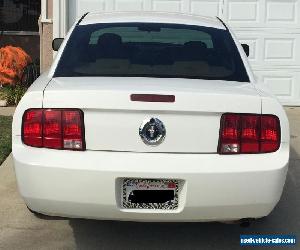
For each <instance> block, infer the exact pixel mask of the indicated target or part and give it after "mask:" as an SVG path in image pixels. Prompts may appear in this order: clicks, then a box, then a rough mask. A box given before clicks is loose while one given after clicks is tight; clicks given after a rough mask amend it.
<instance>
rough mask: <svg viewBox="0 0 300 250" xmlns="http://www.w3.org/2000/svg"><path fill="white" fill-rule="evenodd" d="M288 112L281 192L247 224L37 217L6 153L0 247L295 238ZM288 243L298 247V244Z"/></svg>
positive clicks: (226, 244)
mask: <svg viewBox="0 0 300 250" xmlns="http://www.w3.org/2000/svg"><path fill="white" fill-rule="evenodd" d="M287 112H288V115H289V119H290V123H291V138H292V142H291V163H290V168H289V172H288V176H287V182H286V185H285V189H284V193H283V196H282V199H281V201H280V202H279V204H278V206H277V207H276V209H275V210H274V211H273V212H272V214H271V215H270V216H268V217H267V218H265V219H262V220H259V221H256V222H254V223H253V224H252V225H251V226H250V227H249V228H241V227H240V226H238V225H225V224H220V223H180V224H179V223H173V224H166V223H132V222H108V221H107V222H106V221H93V220H79V219H71V220H68V219H59V218H53V219H49V218H43V219H39V218H36V217H35V216H33V215H32V214H31V213H30V212H29V211H28V210H27V209H26V207H25V205H24V203H23V201H22V200H21V198H20V196H19V194H18V191H17V187H16V181H15V176H14V171H13V168H12V160H11V156H10V157H9V158H8V159H7V161H6V162H5V163H4V165H3V166H2V167H1V168H0V249H22V250H23V249H130V250H133V249H138V250H140V249H151V250H153V249H172V250H175V249H180V250H183V249H188V250H191V249H204V250H211V249H214V250H234V249H240V248H241V247H240V246H239V235H240V234H295V235H296V236H297V240H299V239H300V108H287ZM243 249H247V248H243ZM249 249H250V248H249ZM251 249H252V248H251ZM272 249H275V248H272ZM280 249H282V248H280ZM293 249H300V244H299V243H298V244H297V246H295V247H294V248H293Z"/></svg>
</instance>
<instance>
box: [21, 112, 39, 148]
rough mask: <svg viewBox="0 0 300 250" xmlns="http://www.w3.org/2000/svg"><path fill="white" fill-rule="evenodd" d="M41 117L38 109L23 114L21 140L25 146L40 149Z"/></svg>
mask: <svg viewBox="0 0 300 250" xmlns="http://www.w3.org/2000/svg"><path fill="white" fill-rule="evenodd" d="M42 117H43V112H42V110H40V109H32V110H28V111H26V112H25V114H24V116H23V124H22V139H23V142H24V143H25V144H26V145H31V146H32V147H42V146H43V138H42V131H43V125H42Z"/></svg>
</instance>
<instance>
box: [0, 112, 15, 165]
mask: <svg viewBox="0 0 300 250" xmlns="http://www.w3.org/2000/svg"><path fill="white" fill-rule="evenodd" d="M11 123H12V117H10V116H0V165H1V164H2V163H3V162H4V160H5V159H6V157H7V156H8V155H9V154H10V152H11Z"/></svg>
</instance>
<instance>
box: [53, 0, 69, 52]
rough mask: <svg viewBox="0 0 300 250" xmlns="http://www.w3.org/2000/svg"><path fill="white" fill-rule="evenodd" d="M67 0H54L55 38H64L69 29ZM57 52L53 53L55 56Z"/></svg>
mask: <svg viewBox="0 0 300 250" xmlns="http://www.w3.org/2000/svg"><path fill="white" fill-rule="evenodd" d="M67 8H68V3H67V0H60V1H57V0H53V39H54V38H64V37H65V36H66V34H67V31H68V27H67V25H68V10H67ZM55 56H56V53H53V57H55Z"/></svg>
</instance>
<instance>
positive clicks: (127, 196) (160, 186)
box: [122, 179, 178, 210]
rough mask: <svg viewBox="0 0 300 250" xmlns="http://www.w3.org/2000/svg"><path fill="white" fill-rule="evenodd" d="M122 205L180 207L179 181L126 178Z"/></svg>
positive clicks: (140, 207)
mask: <svg viewBox="0 0 300 250" xmlns="http://www.w3.org/2000/svg"><path fill="white" fill-rule="evenodd" d="M122 194H123V195H122V206H123V208H128V209H130V208H131V209H163V210H174V209H177V208H178V181H177V180H152V179H124V180H123V187H122Z"/></svg>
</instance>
